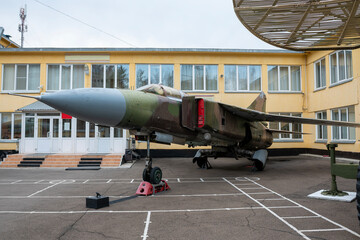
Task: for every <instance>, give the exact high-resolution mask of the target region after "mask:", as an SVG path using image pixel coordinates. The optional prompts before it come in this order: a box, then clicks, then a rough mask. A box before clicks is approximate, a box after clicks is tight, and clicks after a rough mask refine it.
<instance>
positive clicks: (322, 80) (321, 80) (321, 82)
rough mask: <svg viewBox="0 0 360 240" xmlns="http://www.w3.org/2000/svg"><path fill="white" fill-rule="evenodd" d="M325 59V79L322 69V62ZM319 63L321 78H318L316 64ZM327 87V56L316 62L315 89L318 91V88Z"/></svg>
mask: <svg viewBox="0 0 360 240" xmlns="http://www.w3.org/2000/svg"><path fill="white" fill-rule="evenodd" d="M322 61H324V69H325V73H324V77H325V79H322V74H323V72H322V71H321V69H322V68H321V66H322V65H321V62H322ZM317 64H319V65H320V75H319V76H320V79H317V75H318V74H317V68H316V65H317ZM318 82H319V87H317V85H318V84H317V83H318ZM325 88H326V60H325V57H323V58H321V59H319V60H317V61H315V62H314V90H315V91H318V90H322V89H325Z"/></svg>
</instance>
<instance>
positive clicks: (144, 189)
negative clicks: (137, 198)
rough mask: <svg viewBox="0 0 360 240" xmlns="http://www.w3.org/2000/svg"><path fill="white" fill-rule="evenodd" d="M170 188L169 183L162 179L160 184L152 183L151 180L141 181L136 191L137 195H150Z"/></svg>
mask: <svg viewBox="0 0 360 240" xmlns="http://www.w3.org/2000/svg"><path fill="white" fill-rule="evenodd" d="M154 189H155V191H154ZM167 190H170V187H169V185H168V184H167V182H165V181H164V180H161V182H160V183H159V184H154V185H152V184H151V183H149V182H145V181H143V182H141V183H140V185H139V187H138V189H137V191H136V195H141V196H149V195H153V194H155V193H158V192H163V191H167Z"/></svg>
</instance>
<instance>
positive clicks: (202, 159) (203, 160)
mask: <svg viewBox="0 0 360 240" xmlns="http://www.w3.org/2000/svg"><path fill="white" fill-rule="evenodd" d="M196 163H197V165H198V166H199V168H207V166H206V163H207V157H199V158H197V161H196Z"/></svg>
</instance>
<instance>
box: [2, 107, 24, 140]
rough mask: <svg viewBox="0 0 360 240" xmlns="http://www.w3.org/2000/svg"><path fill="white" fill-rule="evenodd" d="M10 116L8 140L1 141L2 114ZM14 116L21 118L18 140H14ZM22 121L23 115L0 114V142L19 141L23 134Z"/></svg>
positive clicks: (12, 113)
mask: <svg viewBox="0 0 360 240" xmlns="http://www.w3.org/2000/svg"><path fill="white" fill-rule="evenodd" d="M4 113H6V114H11V121H10V138H9V139H5V138H4V139H3V138H2V114H4ZM15 115H20V116H21V124H20V138H14V134H15ZM23 121H24V114H23V113H16V112H0V141H3V142H4V141H5V142H6V141H19V140H20V139H21V137H22V134H23V131H24V129H23Z"/></svg>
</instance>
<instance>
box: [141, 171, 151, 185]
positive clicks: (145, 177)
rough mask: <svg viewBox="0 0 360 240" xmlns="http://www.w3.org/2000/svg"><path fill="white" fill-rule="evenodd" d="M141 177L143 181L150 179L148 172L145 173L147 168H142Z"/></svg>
mask: <svg viewBox="0 0 360 240" xmlns="http://www.w3.org/2000/svg"><path fill="white" fill-rule="evenodd" d="M142 178H143V181H145V182H149V181H150V176H149V174H148V173H147V169H146V168H144V171H143V174H142Z"/></svg>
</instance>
